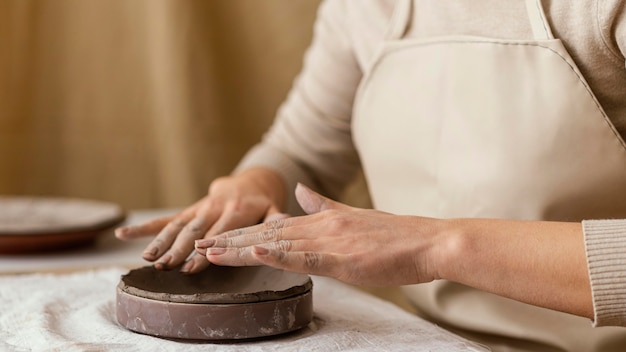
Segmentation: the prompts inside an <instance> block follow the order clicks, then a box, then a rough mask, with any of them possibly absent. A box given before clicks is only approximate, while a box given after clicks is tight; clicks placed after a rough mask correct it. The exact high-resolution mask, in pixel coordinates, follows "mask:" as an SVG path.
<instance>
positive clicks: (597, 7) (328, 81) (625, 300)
mask: <svg viewBox="0 0 626 352" xmlns="http://www.w3.org/2000/svg"><path fill="white" fill-rule="evenodd" d="M542 3H543V7H544V11H545V12H546V15H547V17H548V21H549V22H550V24H551V25H552V30H553V32H554V36H555V37H556V38H559V39H561V40H562V41H563V43H564V45H565V47H566V48H567V50H568V51H569V53H570V55H571V56H572V57H573V59H574V60H575V61H576V63H577V65H578V67H579V69H580V70H581V72H582V73H583V75H584V77H585V78H586V80H587V82H588V83H589V85H590V86H591V88H592V90H593V92H594V93H595V94H596V96H597V98H598V100H599V101H600V103H601V104H602V106H603V108H604V110H605V112H606V113H607V115H608V116H609V117H610V118H611V120H612V122H613V124H614V125H615V127H616V129H617V130H618V131H619V132H620V134H621V135H622V137H623V138H624V137H626V65H625V63H626V59H625V56H626V0H576V1H572V0H543V1H542ZM393 7H394V0H359V1H354V0H327V1H325V2H324V3H323V4H322V6H321V7H320V10H319V14H318V20H317V22H316V26H315V36H314V40H313V43H312V45H311V47H310V48H309V50H308V52H307V54H306V57H305V63H304V68H303V70H302V72H301V74H300V75H299V77H298V78H297V80H296V82H295V84H294V87H293V89H292V90H291V92H290V94H289V96H288V98H287V100H286V101H285V103H284V104H283V105H282V107H281V108H280V110H279V111H278V115H277V119H276V122H275V123H274V125H273V126H272V128H271V129H270V131H269V132H268V133H267V134H266V135H265V137H264V139H263V141H262V142H261V143H260V144H259V145H257V146H256V147H255V148H253V149H252V150H251V151H250V152H249V153H248V154H247V155H246V157H245V158H244V159H243V160H242V162H241V163H240V165H239V166H238V169H239V170H241V169H245V168H249V167H252V166H265V167H269V168H272V169H274V170H276V171H277V172H279V173H280V174H281V175H282V176H283V177H284V179H285V181H286V183H287V185H288V187H289V189H293V188H294V187H295V183H296V182H303V183H306V184H309V185H312V186H313V187H316V188H317V189H319V190H320V191H322V192H323V193H326V194H327V195H329V196H331V197H337V196H339V195H340V193H341V191H342V190H343V188H344V187H345V185H346V184H347V183H348V182H349V181H351V180H352V178H353V177H354V175H355V172H356V171H357V170H358V168H359V161H358V156H357V154H356V151H355V149H354V146H353V144H352V137H351V131H350V119H351V112H352V103H353V100H354V96H355V92H356V89H357V86H358V84H359V82H360V79H361V77H362V72H364V71H365V70H366V68H367V67H368V66H369V65H370V63H371V61H372V57H373V55H374V54H375V52H376V50H377V49H378V48H379V46H380V45H381V41H382V40H383V37H384V35H385V32H386V30H387V27H388V22H389V19H390V16H391V13H392V11H393ZM413 23H414V25H412V26H411V28H410V30H409V33H408V34H407V36H408V37H428V36H437V35H446V34H467V35H477V36H486V37H496V38H507V39H508V38H511V39H532V31H531V28H530V25H529V22H528V17H527V15H526V10H525V3H524V1H521V0H516V1H513V0H504V1H503V0H480V1H477V0H458V1H429V0H416V1H415V14H414V20H413ZM624 163H626V160H624ZM624 182H626V180H624ZM624 196H625V197H626V195H624ZM291 204H294V203H293V199H292V200H291ZM624 217H625V218H626V214H624ZM583 228H584V232H585V242H586V248H587V257H588V263H589V273H590V280H591V285H592V291H593V299H594V309H595V319H594V324H595V326H604V325H619V326H626V219H623V220H588V221H584V222H583Z"/></svg>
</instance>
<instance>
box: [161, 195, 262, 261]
mask: <svg viewBox="0 0 626 352" xmlns="http://www.w3.org/2000/svg"><path fill="white" fill-rule="evenodd" d="M263 213H265V210H264V209H261V211H258V210H256V211H255V210H254V208H251V209H248V208H245V207H244V208H241V206H240V205H239V204H238V203H230V204H227V205H226V206H225V207H223V206H221V205H219V204H215V203H212V202H208V203H206V206H204V207H203V208H202V210H201V212H199V214H198V216H197V217H196V218H194V219H193V220H192V221H191V222H190V223H189V224H187V226H185V228H183V230H182V231H181V233H180V234H179V235H178V236H177V238H176V239H175V240H174V243H173V244H172V246H171V248H170V249H169V250H168V252H167V253H165V254H164V255H163V257H164V258H165V259H167V261H165V260H159V262H160V263H161V264H163V265H164V266H165V267H170V268H172V267H175V266H178V265H179V264H180V263H182V262H183V261H184V260H185V258H186V257H187V256H188V255H189V253H191V252H192V251H193V249H194V242H195V241H196V240H197V239H200V238H203V237H204V238H210V237H212V236H215V235H217V234H219V233H222V232H224V231H227V230H230V229H234V228H238V227H242V226H248V225H250V224H256V223H258V222H259V221H260V220H261V218H262V215H261V214H263ZM190 265H191V264H190Z"/></svg>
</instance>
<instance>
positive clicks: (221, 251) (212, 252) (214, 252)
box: [206, 248, 226, 255]
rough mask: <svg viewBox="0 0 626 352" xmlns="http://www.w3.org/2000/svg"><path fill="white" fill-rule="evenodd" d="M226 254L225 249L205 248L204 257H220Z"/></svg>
mask: <svg viewBox="0 0 626 352" xmlns="http://www.w3.org/2000/svg"><path fill="white" fill-rule="evenodd" d="M224 253H226V248H207V251H206V255H220V254H224Z"/></svg>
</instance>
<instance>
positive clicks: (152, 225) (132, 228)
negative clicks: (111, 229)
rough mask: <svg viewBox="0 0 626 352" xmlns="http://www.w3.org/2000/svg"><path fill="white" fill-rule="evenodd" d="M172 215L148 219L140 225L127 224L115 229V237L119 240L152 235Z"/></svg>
mask: <svg viewBox="0 0 626 352" xmlns="http://www.w3.org/2000/svg"><path fill="white" fill-rule="evenodd" d="M173 219H174V216H168V217H164V218H158V219H154V220H150V221H148V222H145V223H143V224H141V225H129V226H124V227H120V228H117V229H115V237H117V238H118V239H120V240H124V241H127V240H133V239H136V238H140V237H147V236H154V235H156V234H157V233H159V232H160V231H161V230H162V229H163V228H164V227H165V226H166V225H167V224H168V223H169V222H170V221H172V220H173Z"/></svg>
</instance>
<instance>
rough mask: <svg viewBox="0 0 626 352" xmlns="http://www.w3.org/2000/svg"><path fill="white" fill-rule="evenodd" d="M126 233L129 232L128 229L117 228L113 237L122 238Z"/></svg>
mask: <svg viewBox="0 0 626 352" xmlns="http://www.w3.org/2000/svg"><path fill="white" fill-rule="evenodd" d="M128 231H130V229H129V228H128V227H120V228H117V229H115V237H117V238H121V237H124V236H125V235H126V233H128Z"/></svg>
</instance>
